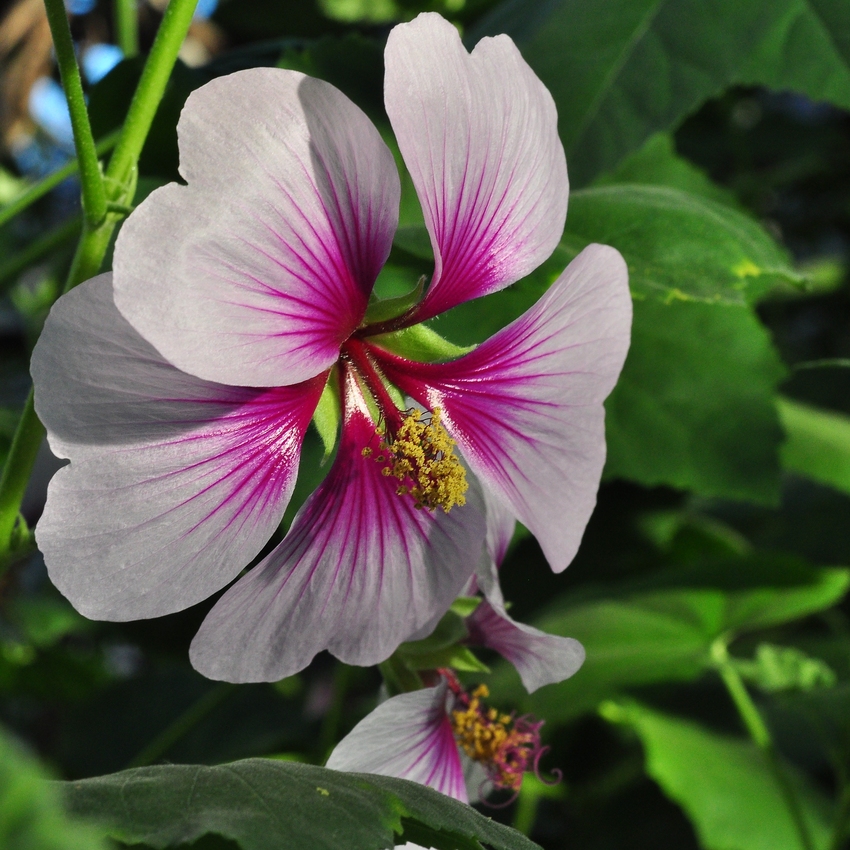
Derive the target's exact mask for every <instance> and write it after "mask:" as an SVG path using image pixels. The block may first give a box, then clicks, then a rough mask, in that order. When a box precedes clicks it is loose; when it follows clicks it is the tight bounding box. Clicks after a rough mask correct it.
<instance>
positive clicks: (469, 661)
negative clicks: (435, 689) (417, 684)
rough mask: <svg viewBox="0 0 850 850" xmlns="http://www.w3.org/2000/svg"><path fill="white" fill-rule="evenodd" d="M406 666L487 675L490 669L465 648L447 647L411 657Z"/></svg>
mask: <svg viewBox="0 0 850 850" xmlns="http://www.w3.org/2000/svg"><path fill="white" fill-rule="evenodd" d="M406 660H407V665H408V666H409V667H411V668H412V669H414V670H436V669H437V668H439V667H451V668H452V669H453V670H459V671H461V672H462V673H489V672H490V668H489V667H488V666H487V665H486V664H484V663H483V662H482V661H480V660H479V659H478V658H477V657H476V656H475V653H473V651H472V650H471V649H470V648H469V647H467V646H460V645H459V644H454V646H447V647H445V648H443V649H438V650H437V651H436V652H428V653H423V654H421V655H411V656H408V657H407V659H406Z"/></svg>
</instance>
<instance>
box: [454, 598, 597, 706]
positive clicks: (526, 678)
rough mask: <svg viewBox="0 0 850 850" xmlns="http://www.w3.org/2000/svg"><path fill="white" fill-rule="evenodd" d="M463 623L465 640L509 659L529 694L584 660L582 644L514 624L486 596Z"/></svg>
mask: <svg viewBox="0 0 850 850" xmlns="http://www.w3.org/2000/svg"><path fill="white" fill-rule="evenodd" d="M466 626H467V628H468V629H469V642H470V643H471V644H473V645H474V646H486V647H488V648H489V649H492V650H495V651H496V652H498V653H499V655H501V656H502V657H503V658H506V659H507V660H508V661H510V662H511V664H513V665H514V667H516V669H517V672H518V673H519V676H520V678H521V679H522V683H523V684H524V685H525V688H526V690H527V691H528V692H529V693H532V692H533V691H536V690H537V689H538V688H540V687H542V686H543V685H550V684H552V683H554V682H563V681H564V679H568V678H569V677H570V676H572V675H573V673H575V672H576V670H578V669H579V667H581V665H582V664H583V663H584V647H583V646H582V645H581V644H580V643H579V642H578V641H577V640H574V639H573V638H568V637H560V636H558V635H550V634H546V632H542V631H540V630H539V629H535V628H533V627H532V626H526V625H525V624H524V623H517V622H516V621H515V620H512V619H511V618H510V617H509V616H508V614H507V612H506V611H505V609H504V606H502V605H499V604H498V603H495V602H494V603H492V604H491V603H490V602H489V601H488V600H486V599H485V600H483V601H482V602H481V603H480V604H479V606H478V607H477V608H476V609H475V610H474V611H473V612H472V614H471V615H470V616H469V617H467V618H466Z"/></svg>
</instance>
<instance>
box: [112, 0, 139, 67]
mask: <svg viewBox="0 0 850 850" xmlns="http://www.w3.org/2000/svg"><path fill="white" fill-rule="evenodd" d="M115 40H116V41H117V42H118V46H119V47H120V48H121V52H122V53H123V54H124V56H126V57H127V58H128V59H129V58H130V57H132V56H135V55H136V54H137V53H138V52H139V10H138V7H137V3H136V0H115Z"/></svg>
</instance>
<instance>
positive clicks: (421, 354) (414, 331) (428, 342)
mask: <svg viewBox="0 0 850 850" xmlns="http://www.w3.org/2000/svg"><path fill="white" fill-rule="evenodd" d="M373 340H374V342H376V343H377V344H378V345H380V346H381V348H386V349H387V351H392V352H393V354H398V355H400V356H401V357H405V358H407V359H408V360H418V361H419V362H420V363H434V362H436V361H438V360H454V359H455V358H457V357H461V356H462V355H464V354H468V353H469V352H470V351H472V350H473V349H474V348H475V346H474V345H468V346H462V345H455V344H454V343H453V342H449V341H448V340H447V339H443V337H441V336H440V335H439V334H438V333H437V332H436V331H435V330H433V328H430V327H428V325H412V326H411V327H409V328H403V329H402V330H400V331H393V332H392V333H388V334H380V335H378V336H375V337H373Z"/></svg>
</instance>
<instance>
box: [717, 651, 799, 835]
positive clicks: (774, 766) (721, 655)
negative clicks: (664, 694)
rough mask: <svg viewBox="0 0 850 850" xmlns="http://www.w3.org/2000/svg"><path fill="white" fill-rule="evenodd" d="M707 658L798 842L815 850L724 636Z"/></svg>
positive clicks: (765, 725)
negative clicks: (770, 775) (765, 765)
mask: <svg viewBox="0 0 850 850" xmlns="http://www.w3.org/2000/svg"><path fill="white" fill-rule="evenodd" d="M711 658H712V661H713V662H714V667H715V669H716V670H717V672H718V673H719V674H720V678H721V679H722V680H723V684H724V685H726V690H727V691H728V692H729V696H730V697H731V698H732V702H734V703H735V708H737V709H738V714H739V715H740V717H741V720H742V721H743V723H744V726H745V727H746V728H747V732H749V734H750V738H752V741H753V743H754V744H755V745H756V746H757V747H758V748H759V749H760V750H761V751H762V753H764V756H765V758H766V760H767V763H768V765H769V766H770V769H771V771H772V772H773V775H774V777H775V778H776V782H777V784H778V785H779V788H780V790H781V792H782V795H783V796H784V797H785V803H786V805H787V806H788V811H789V813H790V814H791V819H792V820H793V821H794V825H795V827H796V829H797V834H798V835H799V838H800V846H801V847H803V848H804V850H815V844H814V841H813V840H812V836H811V833H810V832H809V827H808V824H807V823H806V818H805V815H804V814H803V808H802V806H801V805H800V800H799V799H798V797H797V795H796V793H795V792H794V788H793V786H792V785H791V782H790V780H789V778H788V774H787V773H786V771H785V769H784V768H783V765H782V763H781V762H780V760H779V756H778V754H777V752H776V747H775V746H774V744H773V738H772V736H771V734H770V730H769V729H768V728H767V724H765V722H764V719H763V718H762V716H761V714H760V713H759V710H758V708H756V704H755V703H754V702H753V700H752V697H751V696H750V694H749V691H748V690H747V688H746V685H745V684H744V681H743V679H741V676H740V675H739V673H738V671H737V670H736V669H735V666H734V665H733V664H732V662H731V659H730V658H729V652H728V647H727V642H726V640H725V639H724V638H718V639H717V640H716V641H715V642H714V644H712V647H711Z"/></svg>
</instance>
